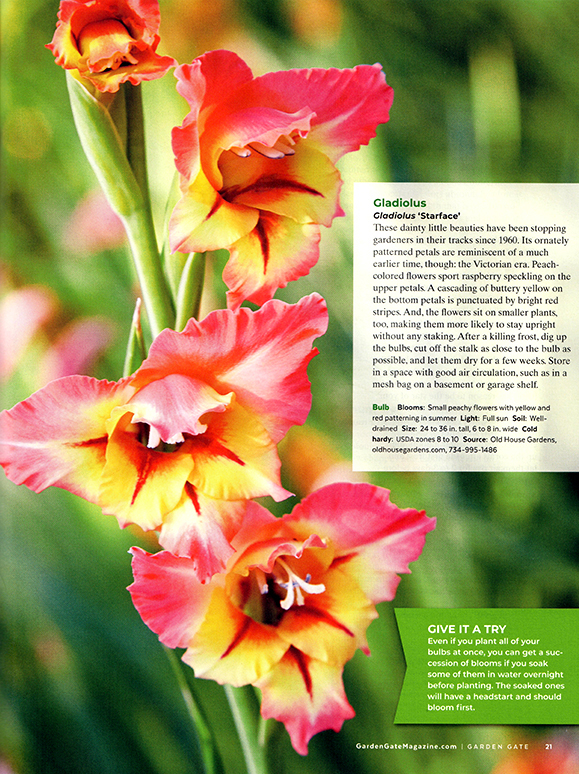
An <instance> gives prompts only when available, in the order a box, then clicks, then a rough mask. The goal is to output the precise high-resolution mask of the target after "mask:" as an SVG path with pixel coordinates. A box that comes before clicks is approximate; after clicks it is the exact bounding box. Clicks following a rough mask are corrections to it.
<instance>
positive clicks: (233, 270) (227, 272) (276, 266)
mask: <svg viewBox="0 0 579 774" xmlns="http://www.w3.org/2000/svg"><path fill="white" fill-rule="evenodd" d="M319 242H320V227H319V226H316V225H314V224H311V223H307V224H301V223H296V222H295V221H294V220H291V219H289V218H282V217H279V216H277V215H270V214H268V213H265V212H262V213H261V217H260V219H259V222H258V223H257V225H256V227H255V228H254V229H253V231H251V232H250V233H249V234H247V236H245V237H243V238H242V239H240V240H239V241H238V242H236V243H235V244H233V245H232V246H231V248H230V252H231V255H230V258H229V261H228V262H227V264H226V266H225V269H224V270H223V281H224V282H225V284H226V285H227V287H228V288H229V290H228V291H227V305H228V307H229V308H230V309H237V308H238V307H239V306H240V305H241V304H242V303H243V302H244V301H252V302H253V303H254V304H260V305H262V304H265V302H266V301H269V300H270V299H271V298H273V295H274V293H275V292H276V290H277V289H278V288H285V286H286V285H287V284H288V282H292V281H293V280H296V279H299V277H304V276H305V275H306V274H308V273H309V271H310V269H311V268H312V266H315V264H316V263H317V260H318V258H319V255H320V250H319Z"/></svg>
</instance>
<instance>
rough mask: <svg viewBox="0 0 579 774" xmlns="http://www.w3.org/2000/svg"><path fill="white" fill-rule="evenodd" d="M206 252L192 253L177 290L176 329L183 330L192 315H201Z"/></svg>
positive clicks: (196, 316)
mask: <svg viewBox="0 0 579 774" xmlns="http://www.w3.org/2000/svg"><path fill="white" fill-rule="evenodd" d="M205 256H206V253H190V254H189V256H188V258H187V261H186V262H185V266H184V268H183V273H182V274H181V281H180V282H179V289H178V292H177V315H176V317H177V319H176V321H175V330H177V331H182V330H183V328H184V327H185V325H186V324H187V320H188V319H189V318H190V317H195V318H198V317H199V307H200V306H201V296H202V295H203V281H204V279H205V264H206V258H205Z"/></svg>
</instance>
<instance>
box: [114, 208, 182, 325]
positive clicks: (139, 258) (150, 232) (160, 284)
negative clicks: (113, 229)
mask: <svg viewBox="0 0 579 774" xmlns="http://www.w3.org/2000/svg"><path fill="white" fill-rule="evenodd" d="M120 217H121V220H122V221H123V224H124V226H125V231H126V232H127V237H128V239H129V245H130V248H131V253H132V256H133V261H134V264H135V269H136V271H137V277H138V279H139V284H140V286H141V291H142V294H143V301H144V304H145V309H146V310H147V317H148V319H149V325H150V326H151V333H152V335H153V338H155V336H157V335H158V334H159V333H160V332H161V331H162V330H163V328H172V327H173V326H174V313H173V308H172V306H171V296H170V295H169V288H168V286H167V282H166V280H165V275H164V274H163V270H162V268H161V262H160V260H159V248H158V247H157V239H156V237H155V231H154V228H153V221H152V219H151V214H150V212H149V211H148V209H146V208H144V209H139V210H135V211H134V212H132V213H130V215H125V216H124V217H123V216H120Z"/></svg>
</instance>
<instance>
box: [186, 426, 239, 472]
mask: <svg viewBox="0 0 579 774" xmlns="http://www.w3.org/2000/svg"><path fill="white" fill-rule="evenodd" d="M194 443H195V444H197V445H199V446H204V447H205V448H206V449H207V451H208V452H209V453H210V454H215V455H216V456H218V457H226V458H227V459H228V460H231V461H232V462H237V464H238V465H245V462H244V461H243V460H242V459H241V457H238V456H237V454H236V453H235V452H233V451H231V449H228V448H227V447H226V446H223V444H222V443H219V441H216V440H215V438H210V437H208V436H207V434H204V435H197V436H195V439H194Z"/></svg>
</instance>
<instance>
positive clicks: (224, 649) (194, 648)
mask: <svg viewBox="0 0 579 774" xmlns="http://www.w3.org/2000/svg"><path fill="white" fill-rule="evenodd" d="M287 648H288V645H287V643H285V642H284V641H283V640H282V639H280V638H279V637H278V635H277V633H276V631H275V628H274V627H272V626H267V625H265V624H260V623H257V622H256V621H254V620H253V619H251V618H250V617H249V616H247V615H245V613H243V612H242V611H241V610H239V609H238V608H237V607H235V605H232V604H231V602H230V600H229V598H228V596H227V594H226V593H225V591H224V589H222V588H221V587H217V588H215V590H214V592H213V595H212V597H211V605H210V607H209V610H208V611H207V615H206V617H205V620H204V622H203V624H202V625H201V626H200V628H199V630H198V631H197V633H196V634H195V637H194V638H193V640H192V642H191V643H190V645H189V648H188V649H187V651H186V653H185V654H184V655H183V661H185V663H186V664H189V666H191V667H193V669H194V670H195V676H196V677H204V678H208V679H211V680H216V681H217V682H218V683H229V684H230V685H236V686H239V685H247V684H248V683H253V682H255V680H257V679H259V678H260V677H261V676H262V675H264V674H266V673H267V672H268V671H269V670H270V669H271V668H272V667H273V666H274V664H276V663H277V662H278V661H279V660H280V659H281V658H282V656H283V654H284V652H285V651H286V650H287Z"/></svg>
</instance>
